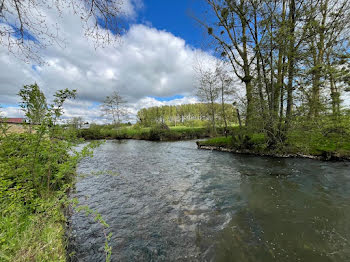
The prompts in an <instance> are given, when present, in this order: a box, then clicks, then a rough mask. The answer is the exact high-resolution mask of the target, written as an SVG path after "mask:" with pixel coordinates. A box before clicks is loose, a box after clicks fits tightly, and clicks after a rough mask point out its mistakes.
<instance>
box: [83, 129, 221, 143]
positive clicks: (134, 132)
mask: <svg viewBox="0 0 350 262" xmlns="http://www.w3.org/2000/svg"><path fill="white" fill-rule="evenodd" d="M218 131H219V132H223V130H221V129H218ZM79 136H80V137H81V138H84V139H86V140H94V139H97V140H98V139H140V140H151V141H175V140H186V139H198V138H206V137H210V136H211V133H210V130H209V129H208V128H206V127H186V126H176V127H169V128H168V127H162V126H160V125H159V126H154V127H151V128H150V127H146V128H141V127H137V126H136V127H135V126H131V127H123V128H115V127H113V126H98V125H93V126H91V127H90V128H88V129H81V130H79Z"/></svg>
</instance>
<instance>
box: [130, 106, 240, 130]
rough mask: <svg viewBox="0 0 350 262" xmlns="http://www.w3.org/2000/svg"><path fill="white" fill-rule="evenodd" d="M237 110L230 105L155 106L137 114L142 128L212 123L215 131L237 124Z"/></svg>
mask: <svg viewBox="0 0 350 262" xmlns="http://www.w3.org/2000/svg"><path fill="white" fill-rule="evenodd" d="M235 112H236V111H235V108H234V107H233V106H232V105H230V104H224V105H221V104H218V103H213V104H210V105H209V104H208V103H197V104H185V105H177V106H159V107H158V106H155V107H150V108H143V109H141V110H140V111H138V113H137V118H138V122H139V123H140V124H141V125H142V126H147V127H148V126H152V125H155V124H159V123H165V124H167V125H170V126H177V125H199V124H203V123H207V122H209V123H212V122H211V121H212V119H214V126H212V127H213V128H214V129H215V127H216V125H217V124H220V125H225V126H226V127H227V126H228V125H232V124H234V123H236V115H235Z"/></svg>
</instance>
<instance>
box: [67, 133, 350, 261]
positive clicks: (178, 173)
mask: <svg viewBox="0 0 350 262" xmlns="http://www.w3.org/2000/svg"><path fill="white" fill-rule="evenodd" d="M78 172H79V173H80V174H83V175H84V176H85V177H84V178H81V179H79V181H78V183H77V184H76V193H75V195H74V197H76V198H78V199H79V202H80V204H82V205H88V206H89V207H90V208H91V209H93V210H96V211H98V212H99V213H100V214H101V215H102V216H103V218H104V219H105V221H106V222H107V223H108V224H109V226H110V227H109V228H108V230H107V231H108V232H112V233H113V236H112V238H111V240H110V245H111V246H112V261H237V262H242V261H259V262H260V261H263V262H264V261H268V262H270V261H278V262H280V261H293V262H294V261H307V262H312V261H315V262H322V261H337V262H338V261H350V164H349V163H345V162H321V161H315V160H308V159H274V158H264V157H254V156H247V155H235V154H230V153H222V152H215V151H206V150H198V149H197V147H196V144H195V142H194V141H186V142H149V141H136V140H126V141H107V142H106V143H105V144H103V145H101V146H100V147H99V148H97V149H96V150H95V152H94V157H93V158H90V159H84V160H83V161H82V162H81V163H80V164H79V167H78ZM112 172H113V173H112ZM115 173H118V174H117V175H115ZM71 219H72V230H73V231H72V233H73V236H74V237H73V238H72V241H71V245H72V247H73V250H74V253H75V254H74V256H73V258H74V259H73V260H75V261H87V262H89V261H91V262H92V261H93V262H96V261H104V242H105V238H104V234H103V229H102V227H101V226H100V225H99V223H96V222H95V221H94V220H93V218H92V217H91V216H86V215H85V214H84V213H82V212H80V213H74V214H73V216H72V218H71Z"/></svg>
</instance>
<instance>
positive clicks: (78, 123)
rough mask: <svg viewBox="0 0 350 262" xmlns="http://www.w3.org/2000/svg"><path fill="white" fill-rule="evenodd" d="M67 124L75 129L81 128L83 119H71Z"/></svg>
mask: <svg viewBox="0 0 350 262" xmlns="http://www.w3.org/2000/svg"><path fill="white" fill-rule="evenodd" d="M69 124H70V125H71V126H72V127H74V128H76V129H79V128H81V127H82V125H83V118H82V117H80V116H79V117H73V118H72V119H71V120H70V121H69Z"/></svg>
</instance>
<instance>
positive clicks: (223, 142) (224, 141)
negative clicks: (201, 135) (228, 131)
mask: <svg viewBox="0 0 350 262" xmlns="http://www.w3.org/2000/svg"><path fill="white" fill-rule="evenodd" d="M198 143H199V144H200V145H205V146H219V147H227V148H231V147H232V145H233V143H232V137H231V136H228V137H224V136H222V137H214V138H211V139H208V140H206V141H200V142H198Z"/></svg>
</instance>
